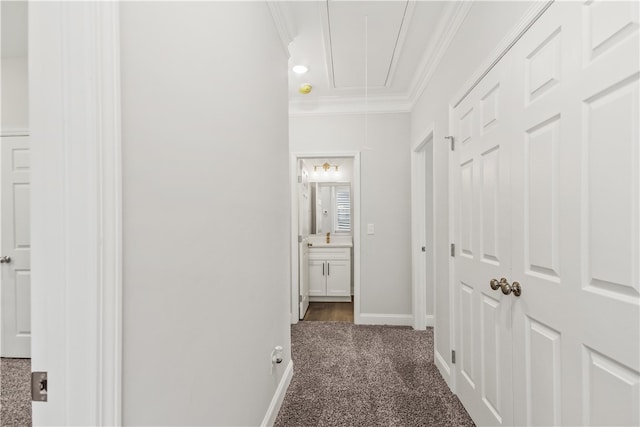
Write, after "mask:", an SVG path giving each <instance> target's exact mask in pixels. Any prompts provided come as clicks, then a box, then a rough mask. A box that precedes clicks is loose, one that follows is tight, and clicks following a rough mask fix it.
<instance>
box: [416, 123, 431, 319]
mask: <svg viewBox="0 0 640 427" xmlns="http://www.w3.org/2000/svg"><path fill="white" fill-rule="evenodd" d="M411 162H412V181H413V183H412V184H413V185H412V206H413V208H412V209H413V212H412V216H413V224H412V228H413V230H415V231H414V233H412V235H413V237H412V249H413V251H412V252H413V272H412V274H413V286H412V287H413V313H414V319H413V327H414V329H416V330H422V329H425V328H426V327H428V326H433V325H434V314H435V313H434V310H435V307H434V299H435V286H434V283H435V258H434V257H435V245H434V241H435V238H434V224H435V221H434V201H433V194H434V175H433V166H434V165H433V128H432V127H431V128H429V129H428V130H427V133H426V135H425V136H424V138H422V139H421V140H420V142H419V143H418V144H416V145H415V146H414V147H413V150H412V152H411Z"/></svg>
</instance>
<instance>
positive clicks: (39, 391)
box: [31, 372, 47, 402]
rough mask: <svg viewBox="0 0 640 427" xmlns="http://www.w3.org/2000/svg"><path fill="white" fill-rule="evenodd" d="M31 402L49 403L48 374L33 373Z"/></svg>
mask: <svg viewBox="0 0 640 427" xmlns="http://www.w3.org/2000/svg"><path fill="white" fill-rule="evenodd" d="M31 400H33V401H34V402H46V401H47V373H46V372H32V373H31Z"/></svg>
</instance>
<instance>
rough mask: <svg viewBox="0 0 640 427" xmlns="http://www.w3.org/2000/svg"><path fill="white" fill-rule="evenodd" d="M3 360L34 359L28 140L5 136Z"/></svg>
mask: <svg viewBox="0 0 640 427" xmlns="http://www.w3.org/2000/svg"><path fill="white" fill-rule="evenodd" d="M0 140H1V141H2V162H1V165H0V167H1V168H2V187H1V191H2V203H1V206H2V228H1V233H2V238H1V240H2V242H1V246H2V248H1V253H0V256H2V258H0V262H1V264H0V270H2V273H1V274H2V295H1V298H2V357H30V356H31V261H30V253H31V228H30V212H31V208H30V200H31V198H30V188H29V183H30V181H29V175H30V168H31V158H30V152H29V138H28V137H26V136H15V137H2V138H0Z"/></svg>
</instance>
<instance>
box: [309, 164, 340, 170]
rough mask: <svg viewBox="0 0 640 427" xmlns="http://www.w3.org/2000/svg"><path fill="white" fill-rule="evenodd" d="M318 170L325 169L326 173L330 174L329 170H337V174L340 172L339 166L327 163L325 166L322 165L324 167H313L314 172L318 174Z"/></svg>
mask: <svg viewBox="0 0 640 427" xmlns="http://www.w3.org/2000/svg"><path fill="white" fill-rule="evenodd" d="M318 168H322V169H324V171H325V172H329V169H331V168H335V169H336V172H338V165H330V164H329V163H327V162H324V164H322V165H313V171H314V172H317V171H318Z"/></svg>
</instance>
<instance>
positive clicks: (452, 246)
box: [451, 243, 456, 257]
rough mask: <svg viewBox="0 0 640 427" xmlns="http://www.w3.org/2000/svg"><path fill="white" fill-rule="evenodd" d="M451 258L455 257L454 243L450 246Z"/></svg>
mask: <svg viewBox="0 0 640 427" xmlns="http://www.w3.org/2000/svg"><path fill="white" fill-rule="evenodd" d="M451 256H452V257H455V256H456V244H455V243H452V244H451Z"/></svg>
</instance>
